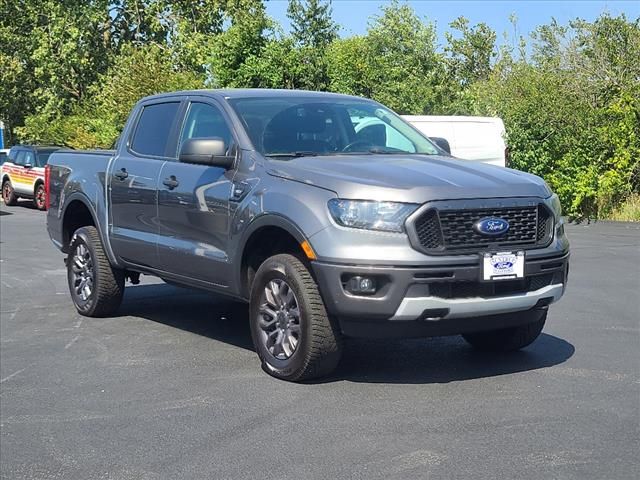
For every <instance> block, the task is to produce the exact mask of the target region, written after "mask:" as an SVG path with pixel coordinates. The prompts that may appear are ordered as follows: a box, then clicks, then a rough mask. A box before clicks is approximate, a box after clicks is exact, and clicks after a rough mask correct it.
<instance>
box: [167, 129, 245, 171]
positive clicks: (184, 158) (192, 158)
mask: <svg viewBox="0 0 640 480" xmlns="http://www.w3.org/2000/svg"><path fill="white" fill-rule="evenodd" d="M178 160H179V161H180V162H181V163H194V164H196V165H209V166H211V167H221V168H224V169H226V170H229V169H230V168H232V167H233V164H234V161H235V155H227V147H226V145H225V144H224V141H223V140H222V139H221V138H217V137H208V138H190V139H188V140H185V141H184V143H183V144H182V148H181V149H180V157H179V158H178Z"/></svg>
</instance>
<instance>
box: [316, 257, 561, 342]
mask: <svg viewBox="0 0 640 480" xmlns="http://www.w3.org/2000/svg"><path fill="white" fill-rule="evenodd" d="M532 253H533V252H531V251H528V252H527V253H526V255H527V256H526V258H525V272H524V273H525V280H522V282H523V283H522V288H521V289H520V290H518V289H517V288H516V289H514V290H513V291H509V289H508V288H507V289H505V288H503V286H506V285H507V284H501V282H495V284H493V285H495V287H492V286H490V285H488V284H484V285H482V283H481V282H480V277H481V270H480V257H478V258H477V259H475V260H470V261H469V262H468V263H466V264H458V265H451V266H446V265H442V264H439V265H438V266H434V267H429V266H420V267H391V266H390V267H381V266H361V265H341V264H332V263H322V262H313V270H314V274H315V276H316V279H317V281H318V284H319V287H320V292H321V294H322V296H323V299H324V302H325V305H326V307H327V310H328V311H329V313H330V314H332V315H334V316H335V317H337V318H338V319H339V320H340V324H341V327H342V329H343V332H344V333H345V334H348V335H353V336H415V335H419V336H430V335H442V334H445V335H448V334H454V333H463V332H468V331H473V330H476V329H477V328H476V327H479V328H481V327H480V325H478V324H477V322H475V323H474V322H471V323H470V322H469V321H468V320H469V319H475V318H477V317H483V318H490V320H486V321H485V322H483V324H482V327H486V326H488V325H493V326H494V327H495V328H500V327H501V326H504V327H506V326H509V325H510V324H511V323H510V322H513V319H512V318H508V317H514V316H513V315H506V314H509V313H512V312H520V311H522V312H524V311H529V310H530V311H533V310H540V309H542V308H546V306H547V305H549V304H551V303H553V302H556V301H557V300H559V299H560V297H561V296H562V295H563V293H564V289H565V287H566V283H567V277H568V271H569V252H568V251H566V252H558V253H555V254H553V253H551V254H548V255H546V256H544V257H540V256H536V255H534V254H532ZM355 275H359V276H370V277H374V278H375V279H376V283H377V284H378V286H379V288H378V290H377V291H376V293H375V294H374V295H369V296H367V295H353V294H351V293H348V292H347V291H346V289H345V283H346V279H348V278H349V277H351V276H355ZM543 280H544V281H543ZM512 284H513V282H512ZM467 286H469V287H477V288H470V289H468V290H465V288H466V287H467ZM516 286H517V284H516ZM443 287H444V290H443ZM460 287H464V288H460ZM447 288H448V290H447ZM443 291H448V294H447V295H444V296H443V294H442V292H443ZM525 317H526V316H522V317H521V320H526V318H525ZM407 323H412V324H416V323H417V324H420V326H419V327H418V328H416V329H415V331H416V332H417V333H416V334H415V335H414V334H412V333H409V334H405V333H402V332H404V331H405V330H406V328H405V327H406V325H405V324H407ZM412 330H413V329H412ZM373 332H377V333H375V334H374V335H371V333H373Z"/></svg>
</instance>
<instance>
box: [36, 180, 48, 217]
mask: <svg viewBox="0 0 640 480" xmlns="http://www.w3.org/2000/svg"><path fill="white" fill-rule="evenodd" d="M40 190H43V194H44V193H45V192H44V185H43V184H42V183H40V184H38V186H37V187H36V189H35V191H34V194H33V203H34V204H35V206H36V208H37V209H38V210H42V211H44V210H46V203H45V202H46V200H45V199H43V200H42V203H40V201H39V200H38V193H39V192H40Z"/></svg>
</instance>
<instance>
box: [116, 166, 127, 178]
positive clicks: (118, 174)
mask: <svg viewBox="0 0 640 480" xmlns="http://www.w3.org/2000/svg"><path fill="white" fill-rule="evenodd" d="M114 176H116V177H117V178H119V179H120V180H124V179H125V178H127V177H128V176H129V174H128V173H127V169H126V168H121V169H120V170H119V171H118V172H116V173H114Z"/></svg>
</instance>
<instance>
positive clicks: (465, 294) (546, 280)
mask: <svg viewBox="0 0 640 480" xmlns="http://www.w3.org/2000/svg"><path fill="white" fill-rule="evenodd" d="M556 280H557V282H558V283H561V280H558V279H556ZM554 282H555V280H554V274H553V273H546V274H544V275H535V276H532V277H527V278H522V279H518V280H502V281H498V282H434V283H430V284H429V295H431V296H433V297H440V298H448V299H456V298H471V297H482V298H491V297H498V296H503V295H509V294H514V293H526V292H533V291H535V290H539V289H540V288H543V287H547V286H549V285H551V284H552V283H554Z"/></svg>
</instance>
